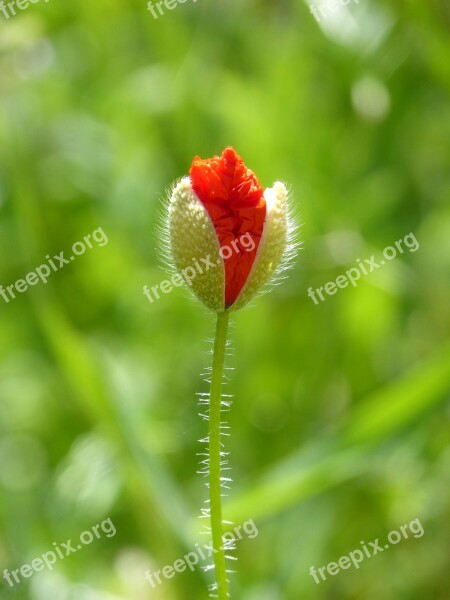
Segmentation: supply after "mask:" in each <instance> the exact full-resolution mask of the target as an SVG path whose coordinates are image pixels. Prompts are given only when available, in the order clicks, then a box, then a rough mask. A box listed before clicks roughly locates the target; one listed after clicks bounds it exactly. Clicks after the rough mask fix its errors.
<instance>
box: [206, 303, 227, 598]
mask: <svg viewBox="0 0 450 600" xmlns="http://www.w3.org/2000/svg"><path fill="white" fill-rule="evenodd" d="M227 330H228V313H227V312H226V311H225V312H221V313H218V315H217V325H216V337H215V341H214V355H213V364H212V376H211V391H210V398H209V401H210V407H209V500H210V519H211V534H212V544H213V549H214V567H215V577H216V584H217V597H218V598H219V600H227V598H228V597H229V595H228V581H227V572H226V562H225V550H224V548H223V543H222V533H223V532H222V493H221V492H222V486H221V465H220V463H221V451H222V444H221V441H220V421H221V402H222V380H223V370H224V362H225V349H226V345H227Z"/></svg>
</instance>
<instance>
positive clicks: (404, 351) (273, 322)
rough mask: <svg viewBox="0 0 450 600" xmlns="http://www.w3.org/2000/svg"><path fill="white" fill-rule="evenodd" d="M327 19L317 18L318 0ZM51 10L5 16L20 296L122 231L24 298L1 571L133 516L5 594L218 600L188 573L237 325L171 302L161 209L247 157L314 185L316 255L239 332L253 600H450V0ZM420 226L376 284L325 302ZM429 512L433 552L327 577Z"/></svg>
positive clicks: (0, 163)
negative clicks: (225, 336) (76, 249)
mask: <svg viewBox="0 0 450 600" xmlns="http://www.w3.org/2000/svg"><path fill="white" fill-rule="evenodd" d="M319 4H320V3H319V2H317V5H319ZM322 5H323V6H324V7H325V8H324V10H325V11H326V16H324V15H323V13H322V19H321V21H320V23H319V22H317V21H316V19H315V18H314V16H313V15H312V14H311V12H310V10H309V6H308V5H307V4H306V3H305V2H302V1H300V0H296V1H294V0H283V1H282V0H277V2H274V1H268V0H266V1H264V0H253V1H252V0H226V1H225V0H223V1H217V2H212V1H207V0H199V1H198V2H197V3H194V2H193V1H192V0H188V1H187V2H186V3H185V4H180V5H178V6H176V8H175V9H174V10H167V9H166V10H165V14H164V15H163V16H160V17H159V18H158V19H154V18H153V17H152V15H151V13H150V12H149V11H148V10H147V7H146V3H145V2H144V1H138V0H126V1H125V0H96V1H95V2H92V1H91V0H76V1H75V2H64V3H57V2H56V1H53V0H52V1H51V2H49V3H45V2H44V1H41V2H40V3H37V4H33V5H30V7H29V8H28V9H26V10H21V11H19V10H18V11H17V14H16V16H11V15H10V17H9V18H8V19H6V18H5V16H4V15H3V14H2V13H0V283H1V284H2V285H3V286H4V287H6V286H8V285H10V284H12V283H14V282H15V281H16V280H18V279H21V278H23V277H24V276H25V275H26V274H27V273H28V272H29V271H32V270H34V269H35V268H36V267H37V266H39V265H40V264H41V263H43V262H45V261H46V259H45V257H46V255H50V256H53V255H56V254H59V252H60V251H61V250H64V251H65V254H66V256H67V254H68V253H70V248H71V246H72V244H73V243H74V242H76V241H78V240H82V239H83V238H84V236H85V235H87V234H89V233H90V232H92V231H93V230H95V229H97V228H99V227H101V228H102V229H103V231H104V232H105V234H106V235H107V237H108V240H109V241H108V244H107V245H105V246H103V247H100V246H97V245H95V244H94V247H93V248H92V249H91V250H88V251H86V253H85V254H83V255H82V256H79V257H78V258H77V259H76V261H74V262H73V263H71V264H69V265H66V266H64V268H62V269H61V270H59V271H58V272H55V273H53V274H52V275H51V277H50V278H49V280H48V282H47V284H46V285H44V284H42V283H40V284H39V285H35V286H33V287H30V288H29V289H28V290H27V291H26V292H24V293H22V294H17V298H16V299H15V300H11V301H10V302H9V303H6V302H5V301H4V300H3V298H1V297H0V327H1V344H0V353H1V365H0V369H1V377H0V494H1V497H0V524H1V533H0V568H1V572H2V573H3V569H4V568H8V569H9V570H13V569H16V568H18V567H20V566H21V565H22V564H24V563H30V562H31V560H32V559H34V558H35V557H38V556H40V555H42V554H43V553H44V552H47V551H49V550H52V548H53V542H57V543H60V542H65V541H66V540H67V539H69V538H72V539H73V540H76V539H77V538H79V536H80V533H81V532H83V531H85V530H88V529H90V528H91V526H92V525H94V524H96V523H100V522H102V521H103V520H105V519H107V518H111V519H112V521H113V523H114V525H115V527H116V529H117V533H116V535H115V536H114V537H111V538H106V536H102V538H101V539H99V540H95V541H94V542H93V543H92V544H91V545H89V546H86V547H85V548H83V550H82V551H80V552H78V553H77V554H76V555H75V554H74V555H72V556H70V557H67V558H66V559H64V560H60V561H58V562H57V563H56V564H55V566H54V568H53V570H52V571H48V570H44V571H42V572H39V573H35V574H34V575H33V576H32V577H30V578H28V579H26V580H24V581H23V583H20V584H19V585H15V586H14V587H13V588H11V587H9V586H8V584H7V583H6V580H5V579H1V583H0V597H1V599H2V600H9V599H16V598H17V599H31V600H48V599H52V600H53V599H55V600H119V599H120V600H125V599H127V600H131V599H133V600H145V599H150V598H151V599H155V600H185V599H186V600H192V599H195V600H203V599H205V598H206V596H207V594H206V592H205V589H206V583H207V580H206V579H205V578H204V576H203V574H202V573H201V572H198V571H196V572H195V573H191V572H187V573H181V574H178V575H177V576H176V577H174V578H173V579H171V580H169V581H165V583H164V584H163V585H161V586H159V587H157V588H156V589H152V588H151V586H150V585H149V584H148V583H147V582H146V581H145V579H144V572H145V570H146V569H150V570H158V569H161V568H162V567H163V566H164V565H167V564H173V562H174V561H175V560H176V559H178V558H180V557H182V556H183V555H184V554H185V553H186V552H187V551H189V550H192V549H193V545H194V544H195V542H196V541H197V540H198V536H197V531H198V529H199V523H198V520H197V517H198V515H199V513H200V507H201V506H202V503H203V501H204V499H205V498H206V494H207V490H206V488H205V487H204V486H203V481H202V479H201V477H200V476H199V475H197V474H196V470H197V468H198V465H197V461H198V457H197V456H196V453H197V452H199V451H200V449H201V447H200V445H199V443H198V440H199V439H200V438H202V437H204V436H205V435H206V424H205V422H204V421H202V420H201V419H200V417H199V416H198V414H197V412H198V408H197V399H196V393H197V392H204V391H206V389H207V384H206V383H205V382H204V381H203V378H202V376H201V373H202V371H205V369H206V367H207V366H208V365H209V361H210V356H209V355H208V351H209V350H210V341H208V340H209V339H210V338H211V337H212V334H213V328H214V318H213V316H212V315H210V314H208V313H207V312H205V310H204V309H203V308H202V307H201V306H200V305H199V304H198V303H196V302H193V301H190V300H189V299H188V298H187V295H186V293H185V292H184V291H183V290H180V289H176V290H174V291H173V292H172V293H171V294H168V295H166V296H164V297H163V298H162V299H161V300H160V301H159V302H156V303H153V304H150V303H149V302H148V300H147V299H146V298H145V297H144V295H143V293H142V288H143V286H144V285H145V284H147V285H150V286H152V285H155V284H157V283H159V282H160V281H161V280H162V279H164V278H165V277H166V275H165V273H164V271H163V270H162V269H161V266H160V264H159V262H158V251H157V247H158V236H157V223H158V211H159V209H160V207H161V202H162V198H163V197H164V193H165V190H167V188H168V187H169V186H170V184H171V182H172V181H174V180H175V179H176V178H178V177H180V176H181V175H183V174H185V173H187V171H188V168H189V165H190V162H191V160H192V158H193V156H194V155H196V154H199V155H201V156H202V157H208V156H211V155H213V154H215V153H220V152H221V151H222V149H223V148H224V147H225V146H227V145H233V146H235V148H236V149H237V151H238V152H239V153H240V154H241V155H242V156H243V157H244V160H245V161H246V163H247V164H248V166H249V167H250V168H252V169H253V170H254V171H255V172H256V173H257V175H258V177H259V179H260V181H261V183H262V185H263V186H264V187H267V186H269V185H271V184H272V183H273V182H274V181H275V180H277V179H281V180H283V181H286V182H288V183H289V186H290V189H291V191H292V198H293V203H294V205H295V210H296V211H297V212H298V213H299V215H300V218H301V222H302V227H301V231H300V235H301V239H302V250H301V251H300V254H299V258H298V260H297V261H296V264H295V267H294V269H293V271H292V272H291V274H290V276H289V279H288V280H287V281H286V282H285V283H284V284H283V285H282V286H280V287H278V288H277V289H276V290H275V291H273V292H272V293H271V294H269V295H267V296H264V297H262V298H260V299H259V300H258V301H257V302H256V303H255V304H254V306H253V307H251V308H249V309H248V310H244V311H242V312H241V313H239V314H236V315H235V317H234V318H233V326H232V345H233V354H232V356H231V357H230V359H229V366H230V367H233V368H234V369H235V370H234V371H231V372H230V382H229V385H228V392H229V393H233V394H234V404H233V409H232V412H231V413H230V415H229V420H230V422H231V426H232V436H231V438H230V439H229V441H228V450H230V452H231V457H230V460H231V465H232V468H233V470H232V477H233V479H234V483H233V485H232V489H231V492H230V496H229V498H228V500H227V503H226V507H225V518H227V519H230V520H233V521H234V522H235V523H243V522H244V521H246V520H247V519H253V520H254V522H255V524H256V526H257V528H258V531H259V535H258V536H257V537H256V538H255V539H252V540H249V539H244V540H243V541H242V542H240V543H239V547H238V550H237V552H236V555H237V556H238V559H239V560H238V562H237V563H236V565H233V566H235V568H236V570H237V573H236V575H234V576H233V577H232V582H233V584H232V585H233V595H232V598H234V599H240V600H302V599H304V600H319V599H320V600H327V599H333V600H341V599H345V600H352V599H355V600H356V599H357V600H375V599H378V598H381V597H382V598H384V599H385V600H399V599H401V600H423V598H430V599H431V598H432V599H436V600H448V599H449V598H450V589H449V575H448V574H449V572H450V564H449V563H450V552H449V538H450V528H449V520H450V485H449V483H450V481H449V472H450V468H449V467H450V449H449V440H450V426H449V416H450V411H449V405H448V397H449V390H450V345H449V343H448V334H449V331H450V310H449V295H450V277H449V275H450V205H449V200H450V171H449V159H450V143H449V140H450V103H449V92H450V69H449V55H450V42H449V23H450V6H449V4H448V3H447V2H446V1H445V0H442V1H439V0H429V1H427V2H423V1H422V2H421V1H420V0H417V1H413V0H411V1H403V0H396V2H388V1H387V0H386V1H381V0H379V1H377V2H375V1H374V0H360V2H359V3H356V2H349V3H348V4H347V5H344V3H343V2H342V3H339V2H338V5H337V8H336V10H335V11H333V10H331V8H329V7H328V4H327V3H326V2H324V3H322ZM409 232H413V233H414V235H415V236H416V238H417V240H418V242H419V244H420V248H419V250H417V252H414V253H410V252H405V253H404V254H403V255H401V256H399V257H398V258H396V259H395V260H392V261H390V262H389V263H388V264H386V266H384V267H383V269H379V270H378V271H377V272H376V273H373V274H370V275H369V276H367V277H365V278H362V280H361V282H360V283H359V285H358V286H357V287H356V288H353V287H350V288H347V289H343V290H339V292H338V293H337V294H336V295H334V296H331V297H327V299H326V301H325V302H323V303H320V304H319V305H317V306H316V305H315V304H314V303H313V302H312V300H311V299H310V298H309V297H308V295H307V290H308V288H309V287H310V286H312V287H313V288H317V287H320V286H323V285H324V284H325V283H326V282H328V281H333V280H335V279H336V277H337V276H339V275H341V274H342V273H344V272H345V271H346V270H347V269H348V268H350V267H352V266H354V265H355V262H356V259H357V258H360V259H362V260H363V259H365V258H370V256H371V255H372V254H375V255H377V256H379V255H380V253H381V252H382V250H383V248H385V247H386V246H390V245H393V244H394V243H395V241H396V240H398V239H400V238H403V237H404V236H405V235H406V234H408V233H409ZM415 518H419V519H420V521H421V523H422V525H423V527H424V530H425V533H424V535H423V537H421V538H417V539H414V538H410V539H408V540H404V541H402V542H401V543H399V544H398V545H397V546H395V547H393V548H391V549H389V551H388V552H385V553H383V554H382V555H377V556H375V557H373V558H372V559H370V560H369V559H367V560H366V561H365V562H363V563H362V564H361V567H360V568H359V569H355V568H351V569H349V570H346V571H343V572H341V573H339V574H338V575H337V576H335V577H331V576H328V578H327V580H326V581H325V582H322V583H321V584H320V585H317V584H316V583H315V582H314V580H313V578H312V577H311V576H310V575H309V569H310V566H311V565H315V567H316V568H318V567H320V566H323V565H326V564H327V563H328V562H330V561H336V560H337V559H338V558H339V557H340V556H341V555H344V554H348V553H349V552H350V551H351V550H353V549H355V548H359V547H360V541H361V540H364V541H366V542H368V541H372V540H374V539H375V538H380V539H381V540H385V539H386V536H387V534H388V533H389V531H390V530H392V529H397V530H398V529H399V527H400V526H401V525H403V524H405V523H409V522H410V521H411V520H412V519H415Z"/></svg>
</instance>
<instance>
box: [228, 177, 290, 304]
mask: <svg viewBox="0 0 450 600" xmlns="http://www.w3.org/2000/svg"><path fill="white" fill-rule="evenodd" d="M264 198H265V200H266V206H267V215H266V222H265V224H264V229H263V234H262V236H261V240H260V243H259V246H258V251H257V253H256V256H255V260H254V262H253V266H252V269H251V271H250V273H249V275H248V278H247V282H246V284H245V286H244V287H243V289H242V290H241V292H240V294H239V296H238V298H237V299H236V301H235V303H234V304H233V305H232V306H231V307H230V310H239V309H241V308H244V307H245V306H252V305H253V301H254V299H256V298H259V296H261V295H262V294H265V293H267V292H269V291H271V290H272V289H273V288H274V287H275V286H277V285H279V284H280V283H281V282H282V281H283V280H284V279H286V275H285V273H286V271H288V270H289V269H291V268H292V267H293V265H294V263H295V259H296V257H297V254H298V249H299V248H300V246H301V242H300V241H299V240H298V230H299V228H300V219H299V216H298V214H297V211H294V208H293V203H292V194H291V190H289V191H288V189H287V187H286V185H285V184H284V183H281V182H279V181H277V182H275V183H274V184H273V186H272V187H271V188H266V189H265V190H264ZM273 263H276V266H275V267H274V268H273ZM272 269H273V270H272Z"/></svg>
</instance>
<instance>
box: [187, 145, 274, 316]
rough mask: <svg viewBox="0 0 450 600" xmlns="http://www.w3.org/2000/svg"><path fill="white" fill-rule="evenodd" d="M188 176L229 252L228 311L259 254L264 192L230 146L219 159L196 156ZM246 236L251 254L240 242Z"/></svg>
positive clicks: (226, 262) (226, 286) (264, 214)
mask: <svg viewBox="0 0 450 600" xmlns="http://www.w3.org/2000/svg"><path fill="white" fill-rule="evenodd" d="M189 175H190V178H191V185H192V189H193V190H194V192H195V193H196V195H197V196H198V198H199V199H200V201H201V202H202V203H203V205H204V206H205V208H206V210H207V211H208V214H209V216H210V217H211V220H212V222H213V225H214V228H215V230H216V233H217V237H218V239H219V243H220V247H221V248H224V246H227V247H229V248H230V249H231V254H230V252H229V251H226V252H225V251H224V264H225V308H229V307H230V306H231V305H232V304H233V303H234V302H235V300H236V298H237V297H238V295H239V293H240V291H241V290H242V288H243V287H244V285H245V282H246V281H247V278H248V275H249V273H250V270H251V268H252V265H253V262H254V260H255V257H256V253H257V251H258V246H259V242H260V240H261V235H262V232H263V229H264V223H265V219H266V201H265V199H264V190H263V188H262V187H261V185H260V184H259V181H258V179H257V178H256V176H255V174H254V173H253V171H251V170H250V169H248V168H247V167H246V166H245V164H244V161H243V160H242V158H241V157H240V156H239V155H238V154H237V152H236V151H235V149H234V148H232V147H228V148H226V149H225V150H224V151H223V152H222V156H213V158H208V159H206V160H202V159H201V158H199V157H198V156H196V157H195V158H194V160H193V161H192V165H191V169H190V172H189ZM246 233H249V234H250V236H251V238H252V240H253V241H254V243H255V247H254V249H253V250H251V251H249V249H248V248H245V247H244V246H243V245H242V243H240V241H239V240H240V238H241V236H242V235H244V234H246ZM232 242H233V245H232ZM235 246H236V247H237V248H238V250H239V251H237V250H236V249H235ZM228 255H230V256H229V258H227V256H228Z"/></svg>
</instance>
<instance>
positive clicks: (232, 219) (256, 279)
mask: <svg viewBox="0 0 450 600" xmlns="http://www.w3.org/2000/svg"><path fill="white" fill-rule="evenodd" d="M292 230H293V227H292V223H291V220H290V217H289V210H288V194H287V190H286V187H285V186H284V185H283V184H282V183H279V182H277V183H275V184H274V185H273V187H272V188H268V189H266V190H263V188H262V187H261V185H260V184H259V182H258V179H257V178H256V176H255V174H254V173H253V172H252V171H251V170H250V169H248V168H247V167H246V166H245V164H244V162H243V160H242V158H241V157H240V156H239V155H238V154H237V153H236V151H235V150H234V148H231V147H229V148H226V149H225V150H224V151H223V153H222V155H221V156H220V157H219V156H214V157H213V158H210V159H206V160H202V159H200V158H199V157H195V158H194V160H193V162H192V166H191V169H190V173H189V177H184V178H182V179H181V180H180V181H179V183H178V184H177V185H176V186H175V188H174V189H173V191H172V194H171V197H170V200H169V203H168V216H167V222H166V231H167V236H166V237H167V241H168V245H169V248H168V249H167V250H168V254H170V258H171V259H172V262H173V263H174V265H175V267H176V269H177V271H178V272H180V273H181V274H182V276H183V277H184V279H185V281H186V282H187V283H188V285H190V286H191V287H192V290H193V292H194V293H195V295H196V296H197V297H198V298H199V299H200V300H201V301H202V302H203V303H204V304H206V306H208V308H210V309H211V310H213V311H215V312H222V311H224V310H237V309H239V308H242V307H243V306H245V305H246V304H247V303H248V302H249V301H250V300H251V299H252V298H253V297H254V296H255V294H257V292H259V291H260V290H261V289H263V288H264V286H265V285H266V284H267V283H268V282H270V281H272V280H273V277H274V275H276V274H277V273H278V272H279V270H280V269H281V268H282V267H284V266H285V263H286V260H287V259H289V258H290V254H292V252H291V251H292V250H293V246H292V245H291V244H290V243H289V241H290V240H289V238H290V233H292Z"/></svg>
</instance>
